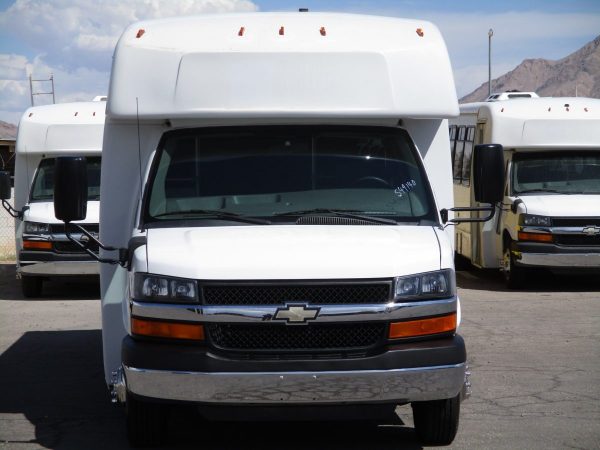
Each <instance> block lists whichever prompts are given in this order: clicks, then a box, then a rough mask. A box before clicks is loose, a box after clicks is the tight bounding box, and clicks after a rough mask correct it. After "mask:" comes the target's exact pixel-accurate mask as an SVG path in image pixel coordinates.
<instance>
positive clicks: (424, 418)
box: [411, 394, 460, 445]
mask: <svg viewBox="0 0 600 450" xmlns="http://www.w3.org/2000/svg"><path fill="white" fill-rule="evenodd" d="M411 406H412V410H413V419H414V423H415V431H416V432H417V436H419V440H420V441H421V442H422V443H423V444H425V445H450V444H451V443H452V441H453V440H454V438H455V436H456V432H457V431H458V419H459V416H460V394H459V395H457V396H456V397H454V398H448V399H444V400H431V401H427V402H413V403H412V404H411Z"/></svg>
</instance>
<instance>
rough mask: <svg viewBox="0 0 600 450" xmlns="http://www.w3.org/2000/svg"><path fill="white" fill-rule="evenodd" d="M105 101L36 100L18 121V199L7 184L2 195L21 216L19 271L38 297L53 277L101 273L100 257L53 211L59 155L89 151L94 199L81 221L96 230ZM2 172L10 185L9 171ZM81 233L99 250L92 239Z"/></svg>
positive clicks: (25, 286) (90, 188)
mask: <svg viewBox="0 0 600 450" xmlns="http://www.w3.org/2000/svg"><path fill="white" fill-rule="evenodd" d="M105 106H106V103H105V102H102V101H94V102H78V103H62V104H56V105H47V106H36V107H32V108H29V109H27V111H25V113H24V114H23V117H22V118H21V121H20V122H19V131H18V134H17V145H16V165H15V179H14V180H15V181H14V205H9V203H8V201H7V200H8V199H10V192H9V191H7V190H6V189H4V190H3V193H2V200H3V205H4V207H5V208H6V209H7V210H8V211H9V213H11V214H12V215H13V216H14V217H15V219H16V222H15V240H16V255H17V277H19V278H21V285H22V288H23V295H24V296H25V297H39V296H40V295H41V294H42V287H43V280H44V279H47V278H49V277H57V276H82V275H83V276H85V275H96V276H97V275H98V272H99V271H98V263H97V262H96V260H95V259H94V258H93V257H92V256H90V255H89V254H87V253H86V252H85V250H84V249H82V248H81V246H78V245H77V244H75V243H73V242H71V241H70V240H69V239H68V238H67V236H66V235H65V224H64V223H63V222H61V221H60V220H58V219H57V218H56V217H55V215H54V203H53V196H54V163H55V160H56V158H57V157H58V156H67V155H70V156H76V155H81V156H86V157H87V170H88V196H87V198H88V200H89V203H88V209H87V215H86V217H85V218H83V219H82V220H81V221H79V222H78V223H81V224H85V226H86V228H87V229H88V230H89V231H90V232H91V233H92V234H95V235H97V234H98V216H99V204H100V202H99V199H100V164H101V162H100V152H101V150H102V134H103V131H104V116H105ZM1 176H2V183H3V186H4V187H9V188H10V180H9V178H8V173H7V172H4V173H3V174H2V175H1ZM77 237H78V239H79V240H82V241H83V243H85V244H86V245H89V247H90V250H91V251H94V250H95V251H97V247H95V245H94V243H93V241H90V240H89V239H88V238H87V237H83V238H82V234H81V233H78V236H77Z"/></svg>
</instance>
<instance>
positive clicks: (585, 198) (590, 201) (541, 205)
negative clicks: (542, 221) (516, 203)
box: [520, 194, 600, 217]
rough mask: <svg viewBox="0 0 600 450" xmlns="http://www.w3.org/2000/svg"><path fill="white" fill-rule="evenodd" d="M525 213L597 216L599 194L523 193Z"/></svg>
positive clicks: (599, 211)
mask: <svg viewBox="0 0 600 450" xmlns="http://www.w3.org/2000/svg"><path fill="white" fill-rule="evenodd" d="M520 198H521V200H523V204H524V205H525V208H526V209H525V211H526V212H527V214H537V215H540V216H550V217H598V216H600V195H591V194H585V195H561V194H548V195H524V196H522V197H520Z"/></svg>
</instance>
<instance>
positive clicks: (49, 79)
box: [29, 73, 56, 106]
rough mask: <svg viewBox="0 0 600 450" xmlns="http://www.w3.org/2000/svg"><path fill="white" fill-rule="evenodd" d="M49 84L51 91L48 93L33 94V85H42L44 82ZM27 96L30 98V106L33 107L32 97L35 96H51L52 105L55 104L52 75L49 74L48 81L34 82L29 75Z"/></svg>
mask: <svg viewBox="0 0 600 450" xmlns="http://www.w3.org/2000/svg"><path fill="white" fill-rule="evenodd" d="M48 81H49V82H50V85H51V86H52V90H51V91H50V92H33V83H44V82H48ZM29 95H30V97H31V106H35V105H34V104H33V97H34V96H35V95H52V104H54V103H56V98H55V96H54V74H52V73H51V74H50V78H48V79H40V80H34V79H33V78H32V77H31V75H29Z"/></svg>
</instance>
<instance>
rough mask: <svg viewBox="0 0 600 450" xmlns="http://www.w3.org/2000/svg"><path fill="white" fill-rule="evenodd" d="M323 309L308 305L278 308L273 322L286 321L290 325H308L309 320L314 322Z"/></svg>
mask: <svg viewBox="0 0 600 450" xmlns="http://www.w3.org/2000/svg"><path fill="white" fill-rule="evenodd" d="M320 310H321V308H318V307H309V306H308V305H285V307H284V308H278V309H277V311H276V312H275V315H274V316H273V320H285V321H286V323H289V324H306V321H307V320H314V319H316V318H317V316H318V315H319V311H320Z"/></svg>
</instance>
